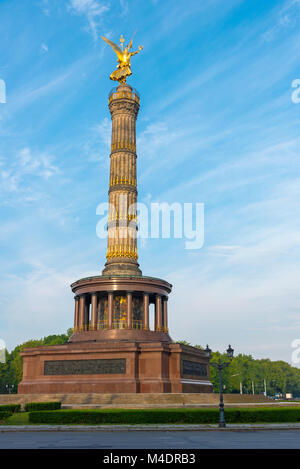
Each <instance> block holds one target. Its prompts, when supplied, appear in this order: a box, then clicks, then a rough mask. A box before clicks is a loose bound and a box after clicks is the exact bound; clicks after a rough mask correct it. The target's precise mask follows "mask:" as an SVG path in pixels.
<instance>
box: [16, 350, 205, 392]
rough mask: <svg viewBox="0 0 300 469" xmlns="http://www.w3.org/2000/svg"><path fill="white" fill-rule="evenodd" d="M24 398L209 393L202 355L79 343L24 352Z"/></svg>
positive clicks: (185, 351) (189, 351)
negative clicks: (67, 394)
mask: <svg viewBox="0 0 300 469" xmlns="http://www.w3.org/2000/svg"><path fill="white" fill-rule="evenodd" d="M22 355H23V380H22V382H21V383H20V384H19V389H18V392H19V393H22V394H27V393H47V394H48V393H71V392H72V393H74V392H78V393H181V392H193V393H197V392H205V393H207V392H212V390H213V389H212V385H211V383H210V380H209V375H208V370H209V367H208V359H207V358H206V357H205V354H204V352H203V351H202V350H199V349H195V348H193V347H187V346H184V345H181V344H173V343H170V342H168V341H165V342H164V341H162V342H158V341H153V342H151V341H147V342H137V341H132V342H130V341H124V342H122V341H107V342H105V341H103V342H92V341H87V342H85V341H78V342H74V343H68V344H65V345H54V346H48V347H38V348H31V349H29V348H28V349H25V350H24V352H23V353H22Z"/></svg>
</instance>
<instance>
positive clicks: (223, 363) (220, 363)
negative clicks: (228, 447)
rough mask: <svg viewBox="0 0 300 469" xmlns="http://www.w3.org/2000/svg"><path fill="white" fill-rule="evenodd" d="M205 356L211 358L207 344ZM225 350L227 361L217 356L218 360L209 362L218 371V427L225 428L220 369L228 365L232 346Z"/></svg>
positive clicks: (231, 356) (231, 355) (231, 354)
mask: <svg viewBox="0 0 300 469" xmlns="http://www.w3.org/2000/svg"><path fill="white" fill-rule="evenodd" d="M205 352H206V356H207V357H208V358H211V349H210V348H209V346H208V345H207V346H206V349H205ZM226 352H227V357H228V358H229V361H222V360H221V358H220V357H219V358H218V361H217V362H215V363H211V365H212V366H213V367H215V368H217V370H218V371H219V387H220V404H219V409H220V419H219V427H220V428H225V427H226V421H225V413H224V400H223V378H222V371H223V369H224V368H226V367H227V366H229V365H230V363H231V360H232V358H233V352H234V350H233V348H231V346H230V345H229V347H228V349H227V350H226Z"/></svg>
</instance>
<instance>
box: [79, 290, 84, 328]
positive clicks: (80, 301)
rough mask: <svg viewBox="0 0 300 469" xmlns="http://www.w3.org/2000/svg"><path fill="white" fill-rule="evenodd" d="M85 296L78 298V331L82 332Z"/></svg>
mask: <svg viewBox="0 0 300 469" xmlns="http://www.w3.org/2000/svg"><path fill="white" fill-rule="evenodd" d="M84 309H85V295H80V297H79V330H80V331H83V330H84Z"/></svg>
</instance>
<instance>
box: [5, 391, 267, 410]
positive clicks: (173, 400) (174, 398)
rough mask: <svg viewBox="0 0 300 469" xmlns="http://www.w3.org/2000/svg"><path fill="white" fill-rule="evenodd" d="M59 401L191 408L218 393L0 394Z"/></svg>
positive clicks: (8, 398)
mask: <svg viewBox="0 0 300 469" xmlns="http://www.w3.org/2000/svg"><path fill="white" fill-rule="evenodd" d="M48 401H60V402H62V405H63V406H72V407H76V408H79V407H80V406H85V408H87V407H86V406H89V407H91V408H97V407H100V408H101V407H116V408H120V407H125V408H127V407H129V406H131V407H132V408H137V407H139V408H143V407H144V408H149V407H153V408H155V407H169V406H172V407H188V406H189V407H192V406H200V405H212V406H216V405H218V403H219V395H218V394H216V393H197V394H193V393H190V394H188V393H182V394H176V393H174V394H173V393H170V394H167V393H166V394H146V393H145V394H142V393H141V394H126V393H124V394H96V393H94V394H93V393H70V394H0V404H9V403H17V404H22V406H24V404H25V403H26V402H48ZM224 402H225V404H226V403H227V404H247V403H249V404H251V403H266V404H267V403H272V401H271V400H270V399H268V398H266V397H265V396H263V395H256V394H255V395H250V394H243V395H240V394H225V395H224Z"/></svg>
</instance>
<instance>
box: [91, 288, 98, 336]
mask: <svg viewBox="0 0 300 469" xmlns="http://www.w3.org/2000/svg"><path fill="white" fill-rule="evenodd" d="M91 297H92V300H91V304H92V311H91V330H92V331H95V330H96V329H97V306H98V305H97V293H92V294H91Z"/></svg>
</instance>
